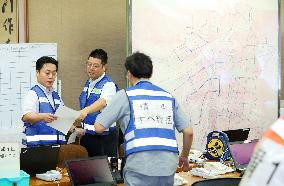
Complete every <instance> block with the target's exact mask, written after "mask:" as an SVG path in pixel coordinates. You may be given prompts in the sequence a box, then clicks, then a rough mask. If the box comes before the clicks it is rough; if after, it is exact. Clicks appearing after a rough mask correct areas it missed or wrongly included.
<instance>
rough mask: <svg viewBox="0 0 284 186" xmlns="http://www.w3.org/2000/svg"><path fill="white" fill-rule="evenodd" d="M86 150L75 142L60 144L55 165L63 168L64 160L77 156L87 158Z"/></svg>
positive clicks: (76, 157)
mask: <svg viewBox="0 0 284 186" xmlns="http://www.w3.org/2000/svg"><path fill="white" fill-rule="evenodd" d="M87 157H88V151H87V150H86V148H85V147H83V146H81V145H76V144H67V145H61V146H60V150H59V155H58V163H57V167H59V168H65V161H66V160H71V159H78V158H87Z"/></svg>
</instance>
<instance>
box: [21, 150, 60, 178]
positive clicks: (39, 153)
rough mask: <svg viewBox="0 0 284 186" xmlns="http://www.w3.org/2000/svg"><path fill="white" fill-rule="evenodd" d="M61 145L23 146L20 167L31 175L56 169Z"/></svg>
mask: <svg viewBox="0 0 284 186" xmlns="http://www.w3.org/2000/svg"><path fill="white" fill-rule="evenodd" d="M59 149H60V146H59V145H56V146H39V147H28V148H22V149H21V154H20V168H21V170H24V171H25V172H26V173H28V174H29V175H30V176H35V175H36V174H41V173H45V172H47V171H50V170H55V169H56V165H57V161H58V154H59Z"/></svg>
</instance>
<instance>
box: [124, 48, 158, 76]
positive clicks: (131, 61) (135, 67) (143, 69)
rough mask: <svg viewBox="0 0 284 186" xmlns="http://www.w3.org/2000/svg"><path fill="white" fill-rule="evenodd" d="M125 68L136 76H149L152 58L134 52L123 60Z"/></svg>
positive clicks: (150, 74) (151, 70) (151, 69)
mask: <svg viewBox="0 0 284 186" xmlns="http://www.w3.org/2000/svg"><path fill="white" fill-rule="evenodd" d="M124 65H125V68H126V70H129V71H130V73H131V74H132V75H133V76H134V77H136V78H150V77H151V76H152V72H153V65H152V60H151V58H150V57H149V56H147V55H145V54H143V53H140V52H135V53H134V54H132V55H131V56H128V57H127V58H126V61H125V64H124Z"/></svg>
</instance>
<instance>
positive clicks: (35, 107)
mask: <svg viewBox="0 0 284 186" xmlns="http://www.w3.org/2000/svg"><path fill="white" fill-rule="evenodd" d="M37 85H38V86H39V87H40V88H41V89H42V90H43V92H44V93H45V95H46V97H47V99H48V101H49V103H50V104H51V106H52V107H53V109H54V101H53V98H52V92H53V90H54V89H53V88H52V89H51V90H48V89H47V88H46V87H44V86H43V85H41V84H39V83H37ZM61 104H63V101H62V100H61ZM63 105H64V104H63ZM29 112H34V113H39V101H38V96H37V94H36V92H35V91H33V90H29V91H28V92H27V94H26V95H25V97H24V100H23V103H22V114H23V115H22V116H24V115H25V114H27V113H29Z"/></svg>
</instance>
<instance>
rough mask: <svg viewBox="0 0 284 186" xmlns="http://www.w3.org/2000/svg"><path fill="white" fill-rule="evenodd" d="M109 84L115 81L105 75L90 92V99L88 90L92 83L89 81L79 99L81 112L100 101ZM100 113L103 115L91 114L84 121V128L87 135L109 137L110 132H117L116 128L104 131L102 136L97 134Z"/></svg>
mask: <svg viewBox="0 0 284 186" xmlns="http://www.w3.org/2000/svg"><path fill="white" fill-rule="evenodd" d="M107 82H113V81H112V80H111V79H110V77H109V76H107V75H105V76H104V77H103V78H102V79H101V80H100V81H99V82H97V83H96V85H95V87H94V88H93V89H92V90H89V91H91V92H90V95H89V97H88V88H89V84H90V81H89V80H88V81H87V82H86V83H85V87H84V89H83V92H82V93H81V95H80V97H79V101H80V109H81V110H82V109H84V108H85V107H87V106H90V105H92V104H93V103H94V102H95V101H97V100H98V99H100V96H101V92H102V88H103V86H104V85H105V84H106V83H107ZM115 86H116V85H115ZM116 91H118V87H117V86H116ZM100 113H101V112H100V111H98V112H93V113H90V114H88V115H87V117H86V118H85V119H84V120H83V122H82V125H83V128H84V129H86V133H88V134H92V135H107V134H109V131H113V130H116V127H115V126H113V127H110V128H109V130H108V131H104V132H103V133H102V134H97V133H96V132H95V127H94V123H95V121H96V118H97V116H98V115H99V114H100Z"/></svg>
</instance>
